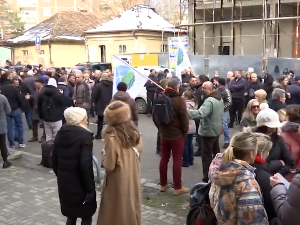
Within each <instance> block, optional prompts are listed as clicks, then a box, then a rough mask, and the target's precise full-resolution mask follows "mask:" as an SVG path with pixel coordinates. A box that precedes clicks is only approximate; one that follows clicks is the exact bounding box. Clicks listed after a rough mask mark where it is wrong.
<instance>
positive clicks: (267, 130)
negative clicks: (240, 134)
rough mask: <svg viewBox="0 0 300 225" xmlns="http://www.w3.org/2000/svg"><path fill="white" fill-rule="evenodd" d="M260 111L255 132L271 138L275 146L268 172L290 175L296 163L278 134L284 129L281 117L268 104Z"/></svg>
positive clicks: (270, 154)
mask: <svg viewBox="0 0 300 225" xmlns="http://www.w3.org/2000/svg"><path fill="white" fill-rule="evenodd" d="M260 110H261V111H260V112H259V113H258V114H257V116H256V123H257V127H256V128H254V131H255V132H258V133H263V134H265V135H268V136H270V137H271V140H272V143H273V146H272V149H271V150H270V153H269V156H268V157H267V158H266V164H267V166H268V170H269V171H270V173H271V174H272V175H273V174H276V173H280V174H281V175H282V176H286V175H287V174H289V173H290V169H293V168H294V162H293V159H292V156H291V155H290V153H289V149H288V148H287V146H286V144H285V142H284V140H283V138H282V137H281V136H279V135H278V133H277V132H278V128H280V127H282V124H281V123H280V121H279V116H278V114H277V113H276V112H275V111H274V110H272V109H270V108H269V106H268V104H267V103H262V104H261V105H260Z"/></svg>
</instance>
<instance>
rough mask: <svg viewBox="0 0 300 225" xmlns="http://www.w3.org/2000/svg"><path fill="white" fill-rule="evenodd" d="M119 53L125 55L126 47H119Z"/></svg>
mask: <svg viewBox="0 0 300 225" xmlns="http://www.w3.org/2000/svg"><path fill="white" fill-rule="evenodd" d="M119 53H126V45H119Z"/></svg>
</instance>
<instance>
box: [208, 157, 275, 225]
mask: <svg viewBox="0 0 300 225" xmlns="http://www.w3.org/2000/svg"><path fill="white" fill-rule="evenodd" d="M208 176H209V179H210V180H211V182H212V185H211V189H210V191H209V199H210V205H211V207H212V209H213V210H214V213H215V215H216V218H217V220H218V224H219V225H223V224H226V225H242V224H256V225H268V224H269V222H268V219H267V214H266V211H265V208H264V206H263V202H262V196H261V194H260V187H259V185H258V183H257V181H256V180H255V174H254V168H253V167H252V166H250V165H249V164H248V163H247V162H245V161H242V160H237V159H235V160H233V161H231V162H225V161H223V158H222V154H220V153H218V154H217V155H216V157H215V159H214V160H213V161H212V163H211V165H210V168H209V174H208ZM250 212H251V213H250Z"/></svg>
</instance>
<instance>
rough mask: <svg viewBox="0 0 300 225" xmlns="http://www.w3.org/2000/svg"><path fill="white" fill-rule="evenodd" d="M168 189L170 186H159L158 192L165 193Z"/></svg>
mask: <svg viewBox="0 0 300 225" xmlns="http://www.w3.org/2000/svg"><path fill="white" fill-rule="evenodd" d="M169 188H170V185H169V184H167V185H165V186H160V192H166V191H167V190H168V189H169Z"/></svg>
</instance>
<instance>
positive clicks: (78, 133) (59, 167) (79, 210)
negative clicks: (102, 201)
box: [52, 107, 97, 225]
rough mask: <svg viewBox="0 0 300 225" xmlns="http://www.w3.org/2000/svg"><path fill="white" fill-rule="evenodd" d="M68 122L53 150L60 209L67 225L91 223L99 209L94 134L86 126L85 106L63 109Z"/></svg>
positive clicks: (88, 224)
mask: <svg viewBox="0 0 300 225" xmlns="http://www.w3.org/2000/svg"><path fill="white" fill-rule="evenodd" d="M64 117H65V119H66V125H64V126H63V127H62V128H61V129H60V130H59V131H58V133H57V135H56V137H55V140H54V148H53V153H52V166H53V171H54V173H55V174H56V176H57V185H58V193H59V200H60V205H61V212H62V214H63V215H64V216H66V217H67V223H66V224H67V225H76V220H77V218H81V219H82V222H81V224H82V225H91V224H92V216H93V215H94V213H95V212H96V208H97V202H96V191H95V183H94V173H93V165H92V156H93V134H92V133H91V132H90V131H89V130H88V128H87V113H86V110H85V109H83V108H79V107H70V108H67V109H66V110H65V111H64Z"/></svg>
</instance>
